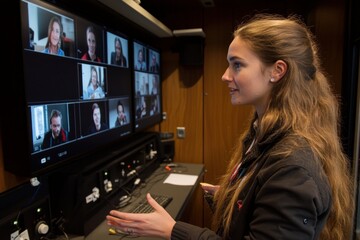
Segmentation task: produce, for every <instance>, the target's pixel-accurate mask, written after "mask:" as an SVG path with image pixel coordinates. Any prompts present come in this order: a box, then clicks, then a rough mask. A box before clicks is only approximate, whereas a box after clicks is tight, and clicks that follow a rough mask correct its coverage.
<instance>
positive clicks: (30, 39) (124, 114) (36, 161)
mask: <svg viewBox="0 0 360 240" xmlns="http://www.w3.org/2000/svg"><path fill="white" fill-rule="evenodd" d="M18 11H19V12H18V13H19V14H20V16H21V19H20V20H17V21H19V25H18V27H19V28H20V29H21V31H20V32H19V33H18V37H16V38H15V37H14V38H13V39H12V41H14V45H13V46H14V48H13V51H14V52H15V53H16V56H17V57H16V58H10V59H9V61H10V62H11V65H10V66H15V65H16V70H17V71H16V72H14V74H13V77H12V78H14V79H11V81H9V83H8V88H7V91H9V92H8V93H9V98H8V99H7V100H8V101H9V102H12V104H7V105H9V106H4V109H5V111H7V112H8V115H7V117H6V118H3V119H2V121H1V124H2V131H1V134H2V143H3V153H4V165H5V169H6V170H7V171H10V172H13V173H15V174H17V175H24V176H35V175H38V174H42V173H47V172H48V171H50V170H53V169H57V168H58V167H60V166H61V165H62V164H65V163H71V162H73V161H76V160H77V159H79V158H82V157H84V156H87V155H90V154H93V153H95V152H99V151H103V150H104V149H107V148H108V147H110V146H111V145H115V144H117V143H118V142H119V141H124V140H125V137H126V136H130V135H131V134H132V133H133V131H134V126H133V124H134V123H133V118H132V117H131V116H132V115H133V108H132V107H131V106H132V105H133V88H132V72H131V69H130V68H129V67H119V66H116V65H113V64H109V63H108V62H107V61H106V60H107V57H106V54H104V50H105V47H104V43H107V42H108V40H107V37H108V35H107V34H105V33H106V29H107V28H106V26H105V25H106V24H104V25H102V24H96V23H95V22H92V19H84V18H81V17H79V16H77V15H75V14H73V13H70V12H67V11H65V10H63V9H60V8H59V7H57V6H55V5H52V4H49V3H45V2H44V1H39V0H19V10H18ZM14 16H16V15H14ZM14 19H15V20H16V18H15V17H14ZM89 26H92V27H93V28H94V29H90V30H91V31H92V30H94V31H95V37H96V47H95V49H96V51H95V52H96V57H97V58H99V59H100V61H93V60H89V59H85V57H84V58H83V56H84V55H85V56H86V53H88V52H92V51H88V44H87V42H89V43H93V42H92V39H93V38H92V37H91V36H90V35H88V36H89V37H88V38H87V35H86V32H87V30H88V27H89ZM100 26H103V27H100ZM15 34H16V33H15ZM119 35H120V34H119ZM121 38H122V40H123V41H124V42H125V43H124V45H125V46H126V42H127V41H128V38H126V37H125V36H124V35H121ZM88 40H89V41H88ZM46 49H48V50H46ZM88 55H91V54H88ZM120 103H121V104H122V106H121V107H120V106H119V107H118V105H120ZM117 119H119V123H120V124H118V125H117V124H116V123H115V122H116V120H117ZM99 123H100V124H99ZM8 126H14V127H8ZM15 126H16V127H15ZM15 128H16V129H17V130H16V131H15V130H14V129H15ZM15 132H16V137H15V135H14V133H15Z"/></svg>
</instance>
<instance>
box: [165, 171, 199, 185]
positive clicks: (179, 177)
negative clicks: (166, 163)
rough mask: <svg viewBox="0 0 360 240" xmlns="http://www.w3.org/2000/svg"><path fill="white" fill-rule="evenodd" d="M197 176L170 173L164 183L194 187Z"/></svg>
mask: <svg viewBox="0 0 360 240" xmlns="http://www.w3.org/2000/svg"><path fill="white" fill-rule="evenodd" d="M197 178H198V176H197V175H188V174H179V173H170V174H169V176H168V177H167V178H166V179H165V181H164V183H168V184H173V185H179V186H193V185H195V183H196V180H197Z"/></svg>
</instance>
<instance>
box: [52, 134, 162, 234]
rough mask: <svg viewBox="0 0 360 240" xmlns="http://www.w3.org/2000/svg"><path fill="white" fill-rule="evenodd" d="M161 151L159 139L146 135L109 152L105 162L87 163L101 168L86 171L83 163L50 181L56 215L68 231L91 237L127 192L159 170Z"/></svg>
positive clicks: (53, 177)
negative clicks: (158, 153) (158, 155)
mask: <svg viewBox="0 0 360 240" xmlns="http://www.w3.org/2000/svg"><path fill="white" fill-rule="evenodd" d="M134 142H135V144H133V143H134ZM158 151H159V139H158V136H157V135H154V134H150V135H145V136H141V137H139V138H137V139H136V141H132V144H131V145H130V147H128V146H125V147H119V149H116V150H114V151H113V152H109V155H110V156H111V157H110V158H108V157H106V156H105V158H106V160H105V161H102V160H101V159H100V160H99V159H93V157H91V158H88V159H86V160H85V162H97V163H98V164H95V165H94V164H88V167H84V166H86V164H84V163H81V164H79V166H75V167H73V166H71V167H69V168H68V169H63V170H62V171H60V172H58V174H55V175H53V176H52V177H51V179H50V185H51V189H52V191H51V199H52V213H53V215H54V216H55V218H59V219H60V218H62V219H63V220H64V221H63V222H64V224H63V225H62V227H63V228H64V231H65V232H67V233H69V234H76V235H85V236H86V235H88V234H89V233H90V232H91V231H92V230H93V229H94V228H95V227H97V226H98V225H99V224H100V223H101V222H102V221H104V219H105V216H106V214H107V213H108V212H109V211H110V210H111V209H114V208H116V207H117V206H118V204H119V199H120V198H121V197H122V196H124V195H125V193H126V191H131V190H132V189H134V188H135V187H136V186H137V185H139V184H140V183H141V181H142V178H144V177H145V176H146V175H147V174H148V172H153V171H154V170H155V169H156V168H157V167H158V166H159V164H160V162H159V160H158V158H157V152H158ZM78 168H80V171H79V170H78Z"/></svg>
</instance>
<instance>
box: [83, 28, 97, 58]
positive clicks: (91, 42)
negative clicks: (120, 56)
mask: <svg viewBox="0 0 360 240" xmlns="http://www.w3.org/2000/svg"><path fill="white" fill-rule="evenodd" d="M86 43H87V46H88V50H87V52H86V53H85V54H84V55H83V56H82V57H81V59H82V60H88V61H94V62H101V59H100V57H98V56H97V55H96V36H95V29H94V27H93V26H88V27H87V29H86Z"/></svg>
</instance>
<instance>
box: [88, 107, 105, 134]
mask: <svg viewBox="0 0 360 240" xmlns="http://www.w3.org/2000/svg"><path fill="white" fill-rule="evenodd" d="M92 118H93V122H92V123H91V125H90V126H89V131H88V133H89V134H91V133H96V132H99V131H103V130H106V129H108V128H109V127H108V125H107V124H106V123H104V122H102V121H101V111H100V106H99V104H97V103H94V104H93V105H92Z"/></svg>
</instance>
